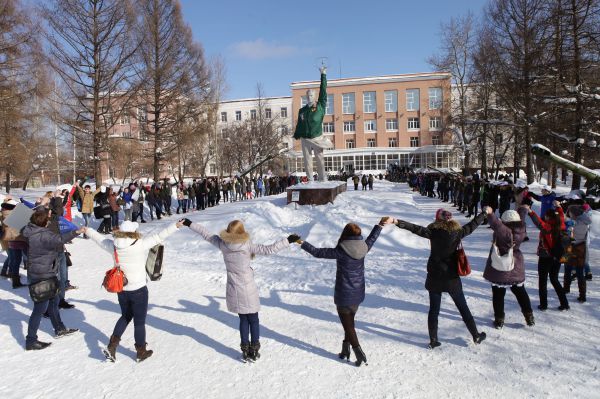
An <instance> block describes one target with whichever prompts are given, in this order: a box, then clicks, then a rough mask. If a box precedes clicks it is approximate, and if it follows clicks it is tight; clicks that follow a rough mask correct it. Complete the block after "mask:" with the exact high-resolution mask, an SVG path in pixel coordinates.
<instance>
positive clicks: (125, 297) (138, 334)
mask: <svg viewBox="0 0 600 399" xmlns="http://www.w3.org/2000/svg"><path fill="white" fill-rule="evenodd" d="M117 297H118V298H119V306H121V317H119V320H117V324H116V325H115V329H114V330H113V335H114V336H115V337H119V338H121V336H122V335H123V333H124V332H125V329H126V328H127V326H128V325H129V323H130V322H131V320H133V329H134V330H133V336H134V338H135V344H136V345H138V346H141V345H144V344H145V343H146V314H147V313H148V287H146V286H144V287H142V288H140V289H137V290H135V291H121V292H119V293H118V294H117Z"/></svg>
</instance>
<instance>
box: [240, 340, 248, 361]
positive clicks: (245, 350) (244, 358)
mask: <svg viewBox="0 0 600 399" xmlns="http://www.w3.org/2000/svg"><path fill="white" fill-rule="evenodd" d="M240 349H241V350H242V361H243V362H244V363H246V362H247V361H248V360H250V356H249V352H250V344H240Z"/></svg>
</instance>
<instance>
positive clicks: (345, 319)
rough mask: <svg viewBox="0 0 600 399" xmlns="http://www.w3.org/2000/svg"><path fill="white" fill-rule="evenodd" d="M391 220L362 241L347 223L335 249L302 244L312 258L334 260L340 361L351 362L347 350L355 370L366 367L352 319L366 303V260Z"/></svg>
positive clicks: (359, 234) (375, 228) (385, 220)
mask: <svg viewBox="0 0 600 399" xmlns="http://www.w3.org/2000/svg"><path fill="white" fill-rule="evenodd" d="M390 221H391V218H387V217H385V218H382V219H381V221H380V222H379V224H378V225H376V226H374V227H373V230H371V234H369V237H367V239H366V240H365V241H363V237H362V235H361V230H360V227H358V226H357V225H356V224H354V223H348V224H347V225H346V227H344V230H343V231H342V235H341V236H340V238H339V240H338V244H337V246H336V247H335V248H315V247H313V246H312V245H311V244H309V243H308V242H307V241H304V242H303V243H302V247H301V248H302V249H303V250H305V251H306V252H308V253H309V254H311V255H312V256H314V257H315V258H325V259H336V260H337V272H336V276H335V291H334V295H333V298H334V302H335V304H336V306H337V312H338V316H339V317H340V321H341V322H342V326H343V327H344V341H343V343H342V352H341V353H340V354H339V357H340V359H347V360H349V359H350V346H351V345H352V350H353V351H354V355H355V356H356V362H355V363H354V364H355V365H356V366H360V365H361V364H362V363H365V364H367V357H366V355H365V353H364V352H363V350H362V349H361V347H360V344H359V342H358V337H357V335H356V330H355V328H354V316H355V315H356V312H357V311H358V306H359V305H360V304H361V303H362V301H364V299H365V256H366V255H367V253H368V252H369V251H370V250H371V247H372V246H373V244H374V243H375V241H376V240H377V237H379V233H381V228H382V227H383V226H384V225H385V224H390V223H391V222H390Z"/></svg>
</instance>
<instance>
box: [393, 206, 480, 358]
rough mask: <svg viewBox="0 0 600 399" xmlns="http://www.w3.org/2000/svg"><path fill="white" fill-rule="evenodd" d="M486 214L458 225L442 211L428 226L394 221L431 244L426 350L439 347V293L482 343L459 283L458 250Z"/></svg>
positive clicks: (446, 212)
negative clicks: (450, 301) (447, 297)
mask: <svg viewBox="0 0 600 399" xmlns="http://www.w3.org/2000/svg"><path fill="white" fill-rule="evenodd" d="M484 218H485V214H483V213H480V214H479V215H477V216H476V217H475V218H473V220H471V221H470V222H469V223H467V224H465V225H464V226H461V225H460V224H459V223H458V222H457V221H456V220H454V219H453V218H452V213H450V211H447V210H445V209H442V208H440V209H438V210H437V212H436V213H435V221H434V222H433V223H431V224H430V225H429V226H427V227H423V226H419V225H416V224H412V223H409V222H405V221H403V220H399V219H398V220H394V224H395V225H396V226H398V227H399V228H401V229H405V230H408V231H410V232H411V233H413V234H416V235H418V236H421V237H423V238H427V239H428V240H429V242H430V245H431V253H430V255H429V260H428V261H427V279H426V280H425V289H426V290H427V291H429V316H428V318H427V327H428V330H429V348H430V349H434V348H437V347H438V346H440V345H441V343H440V341H439V340H438V316H439V313H440V305H441V303H442V293H444V292H447V293H448V294H450V297H451V298H452V300H453V301H454V304H455V305H456V307H457V308H458V311H459V312H460V315H461V317H462V319H463V322H464V323H465V325H466V326H467V329H468V330H469V332H470V333H471V335H472V337H473V342H474V343H475V344H479V343H481V342H482V341H483V340H484V339H485V338H486V334H485V332H479V331H478V330H477V325H476V324H475V319H474V318H473V315H472V314H471V311H470V310H469V306H468V305H467V301H466V299H465V294H464V293H463V288H462V282H461V281H460V277H459V275H458V260H457V250H458V246H459V244H460V243H461V240H462V239H463V238H464V237H466V236H468V235H469V234H471V233H472V232H473V231H475V229H476V228H477V227H478V226H479V225H480V224H481V223H483V219H484Z"/></svg>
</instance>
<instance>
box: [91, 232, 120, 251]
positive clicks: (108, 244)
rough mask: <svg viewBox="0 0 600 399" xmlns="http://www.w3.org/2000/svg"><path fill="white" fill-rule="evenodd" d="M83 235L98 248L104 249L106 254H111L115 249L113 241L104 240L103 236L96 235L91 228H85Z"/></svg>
mask: <svg viewBox="0 0 600 399" xmlns="http://www.w3.org/2000/svg"><path fill="white" fill-rule="evenodd" d="M85 234H86V235H87V236H88V237H90V238H91V239H92V241H94V242H95V243H96V244H98V246H100V248H102V249H104V250H105V251H107V252H110V253H112V252H113V249H114V247H115V244H114V242H113V240H111V239H110V238H106V236H105V235H102V234H100V233H98V232H97V231H96V230H94V229H92V228H89V227H88V228H86V229H85Z"/></svg>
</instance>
